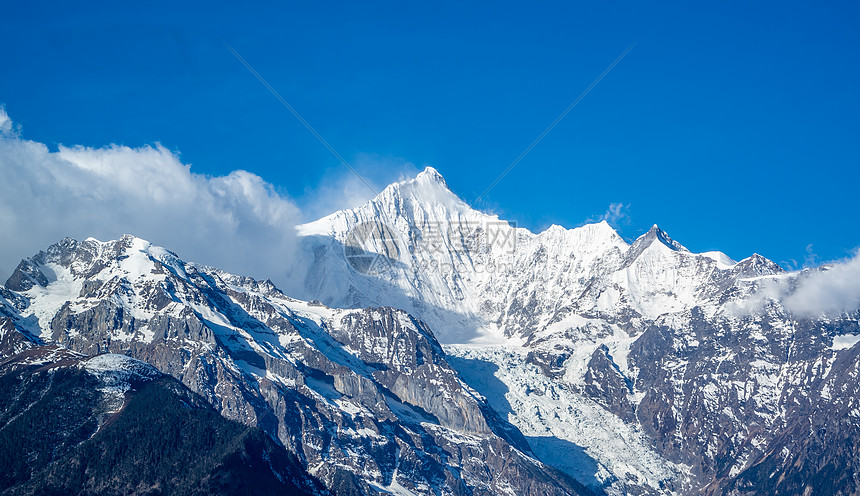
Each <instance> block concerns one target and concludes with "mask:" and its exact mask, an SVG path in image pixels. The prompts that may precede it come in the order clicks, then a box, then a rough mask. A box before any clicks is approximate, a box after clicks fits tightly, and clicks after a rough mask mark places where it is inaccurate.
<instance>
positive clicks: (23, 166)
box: [0, 109, 303, 290]
mask: <svg viewBox="0 0 860 496" xmlns="http://www.w3.org/2000/svg"><path fill="white" fill-rule="evenodd" d="M13 129H14V126H13V123H12V122H11V120H10V119H9V118H8V116H7V115H6V113H5V111H3V110H2V109H0V130H2V131H3V132H2V133H0V177H2V178H3V179H2V181H0V232H2V233H3V242H2V243H0V267H2V268H3V269H4V272H6V274H5V275H8V272H9V270H10V269H11V268H14V266H15V264H16V263H17V262H18V260H20V259H21V258H23V257H27V256H31V255H32V254H34V253H35V252H37V251H38V250H40V249H44V248H46V247H47V246H48V245H50V244H51V243H54V242H56V241H58V240H59V239H61V238H62V237H64V236H71V237H74V238H77V239H84V238H86V237H88V236H95V237H97V238H99V239H103V240H106V239H116V238H117V237H119V236H120V235H122V234H124V233H130V234H134V235H136V236H140V237H142V238H145V239H148V240H149V241H152V242H153V243H156V244H159V245H162V246H165V247H166V248H169V249H171V250H174V251H176V252H177V253H178V254H179V255H180V256H181V257H182V258H183V259H185V260H189V261H197V262H201V263H205V264H210V265H214V266H217V267H220V268H223V269H225V270H228V271H231V272H236V273H240V274H247V275H252V276H256V277H270V278H272V280H274V281H275V282H276V283H278V284H279V285H281V286H282V287H283V288H284V289H285V290H288V289H290V287H291V286H292V284H291V279H290V277H291V273H290V270H291V268H296V267H300V266H301V265H302V264H303V262H302V261H300V260H297V257H300V256H301V255H300V252H299V251H298V250H297V249H296V242H297V240H296V237H295V231H294V229H293V227H294V226H295V225H296V224H297V223H299V222H301V218H300V211H299V208H298V207H297V206H296V205H295V203H294V202H293V201H292V200H291V199H289V198H285V197H283V196H281V195H279V194H278V193H277V192H276V191H275V189H274V188H273V187H272V186H271V185H270V184H268V183H266V182H265V181H264V180H263V179H262V178H260V177H259V176H257V175H255V174H252V173H250V172H246V171H241V170H237V171H234V172H231V173H230V174H228V175H226V176H222V177H209V176H204V175H201V174H195V173H193V172H192V171H191V169H190V167H189V166H188V165H185V164H183V163H182V162H181V161H180V160H179V157H178V156H177V155H176V154H175V153H173V152H171V151H170V150H167V149H165V148H164V147H162V146H160V145H157V146H144V147H140V148H129V147H125V146H115V145H114V146H110V147H106V148H84V147H71V148H67V147H60V148H59V150H58V151H56V152H52V151H50V150H49V149H48V148H47V147H46V146H45V145H44V144H42V143H37V142H33V141H27V140H24V139H22V138H20V137H19V135H18V133H13V132H12V130H13ZM0 282H2V281H0Z"/></svg>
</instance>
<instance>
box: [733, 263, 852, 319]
mask: <svg viewBox="0 0 860 496" xmlns="http://www.w3.org/2000/svg"><path fill="white" fill-rule="evenodd" d="M769 302H778V303H779V304H781V305H782V306H783V307H784V308H785V309H786V310H787V311H788V312H790V313H791V314H794V315H795V316H797V317H806V318H817V317H822V316H823V317H836V316H839V315H841V314H844V313H850V312H855V311H858V310H860V250H858V251H857V252H855V254H854V256H853V257H852V258H850V259H847V260H842V261H839V262H834V263H831V264H826V265H822V266H820V267H818V268H814V269H804V270H802V271H797V272H794V273H789V274H783V275H781V276H778V277H775V278H765V279H762V280H760V281H758V282H757V283H756V287H755V292H754V293H753V294H751V295H749V296H748V297H745V298H744V299H742V300H739V301H734V302H731V303H730V304H729V305H728V306H727V310H728V311H729V312H730V313H731V314H733V315H735V316H738V317H744V316H747V315H751V314H755V313H758V312H760V311H761V310H762V309H763V308H764V307H765V305H767V304H768V303H769Z"/></svg>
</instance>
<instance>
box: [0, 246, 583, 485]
mask: <svg viewBox="0 0 860 496" xmlns="http://www.w3.org/2000/svg"><path fill="white" fill-rule="evenodd" d="M0 308H2V312H3V315H5V317H3V319H5V320H4V322H5V325H7V326H10V325H11V326H13V327H14V328H15V329H14V330H15V333H11V331H10V336H13V334H14V336H13V337H14V339H13V338H10V339H9V342H8V343H6V342H5V338H4V341H3V344H4V346H5V347H8V349H9V350H10V352H15V351H20V348H24V347H26V346H29V345H30V344H34V343H35V344H42V343H50V344H51V345H53V346H61V347H63V348H64V349H68V350H72V351H74V352H77V353H84V354H87V355H95V354H99V353H106V352H108V353H114V354H121V355H127V356H129V357H134V358H135V359H138V360H143V361H145V362H147V363H149V364H151V365H153V366H154V367H156V368H157V369H158V370H160V371H161V372H164V373H167V374H169V375H171V376H173V377H175V378H176V379H179V380H180V381H181V382H182V383H183V384H185V385H186V386H187V387H188V388H190V389H191V390H193V391H194V392H195V393H197V394H200V395H202V396H203V397H204V398H205V399H206V400H207V401H208V402H209V403H210V404H212V405H213V406H214V407H215V408H216V409H217V410H218V411H219V412H220V413H221V414H222V415H224V416H225V417H227V418H229V419H233V420H238V421H240V422H243V423H245V424H249V425H253V426H257V427H259V428H261V429H262V430H263V431H265V432H266V433H268V434H269V435H270V436H271V437H272V438H273V439H275V440H277V441H278V442H280V443H281V444H283V446H285V447H286V448H287V449H288V450H289V451H290V452H292V453H295V455H296V457H297V458H298V460H299V462H300V463H301V464H302V466H303V467H304V469H305V470H307V471H308V472H309V473H310V474H311V475H313V476H314V477H316V478H318V479H320V480H321V481H322V482H323V483H324V484H325V485H326V486H327V487H328V488H329V489H330V490H332V491H333V492H335V493H343V494H375V493H392V494H452V495H465V494H474V495H480V494H488V495H489V494H558V495H564V494H586V493H587V491H585V490H584V489H583V488H582V487H581V486H580V485H579V484H578V483H577V482H575V481H573V480H572V479H570V478H569V477H566V476H565V475H564V474H562V473H559V472H557V471H555V470H554V469H551V468H549V467H547V466H545V465H543V464H542V463H541V462H540V461H538V460H537V459H535V458H534V456H533V454H532V453H531V450H530V448H529V445H528V443H527V442H526V440H525V439H524V437H523V436H522V434H521V433H519V431H517V430H516V428H514V427H512V426H511V425H510V424H508V423H507V422H505V421H503V420H502V419H500V418H499V417H498V415H497V414H496V413H495V412H494V411H493V410H492V408H491V407H489V405H488V404H487V403H486V400H485V399H484V398H483V397H481V396H480V395H479V394H478V393H476V392H475V391H474V390H473V389H472V388H470V387H469V386H467V385H466V384H465V383H464V382H463V381H462V379H461V378H460V376H459V375H458V374H457V372H456V371H454V370H453V369H452V368H451V367H450V366H449V365H448V362H447V359H446V356H445V353H444V352H443V351H442V348H441V346H440V345H439V343H438V342H437V341H436V338H435V337H434V336H433V334H432V332H431V331H430V330H429V329H428V328H427V326H426V325H425V324H424V323H423V322H421V321H420V320H418V319H416V318H414V317H413V316H411V315H409V314H407V313H406V312H403V311H401V310H395V309H392V308H387V307H381V308H366V309H362V310H350V309H332V308H329V307H326V306H323V305H322V304H320V303H317V302H310V303H308V302H304V301H299V300H295V299H292V298H290V297H287V296H285V295H284V294H282V293H281V292H280V291H279V290H278V289H277V288H275V286H274V285H272V284H271V283H270V282H269V281H256V280H253V279H250V278H246V277H239V276H234V275H231V274H227V273H224V272H222V271H220V270H217V269H214V268H210V267H204V266H199V265H195V264H190V263H186V262H184V261H183V260H181V259H180V258H178V257H177V256H176V255H175V254H173V253H171V252H170V251H168V250H166V249H164V248H161V247H157V246H153V245H151V244H150V243H148V242H146V241H144V240H142V239H139V238H136V237H134V236H124V237H122V238H121V239H119V240H116V241H110V242H100V241H98V240H95V239H88V240H86V241H82V242H79V241H75V240H73V239H68V238H67V239H64V240H63V241H61V242H60V243H57V244H55V245H53V246H51V247H49V248H48V249H47V250H46V251H44V252H40V253H39V254H37V255H35V256H34V257H32V258H30V259H27V260H24V261H22V262H21V263H20V264H19V266H18V268H17V269H16V270H15V272H14V274H13V275H12V276H11V277H10V278H9V280H8V281H7V283H6V287H5V288H4V289H3V290H2V300H0ZM28 343H29V344H28ZM7 345H8V346H7ZM100 360H103V359H100ZM136 363H140V362H136ZM90 368H92V367H90ZM88 370H89V369H88ZM108 375H109V374H108ZM105 377H108V376H107V375H105ZM121 392H122V391H120V393H121Z"/></svg>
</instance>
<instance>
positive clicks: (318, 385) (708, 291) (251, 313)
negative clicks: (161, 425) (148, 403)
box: [0, 168, 860, 495]
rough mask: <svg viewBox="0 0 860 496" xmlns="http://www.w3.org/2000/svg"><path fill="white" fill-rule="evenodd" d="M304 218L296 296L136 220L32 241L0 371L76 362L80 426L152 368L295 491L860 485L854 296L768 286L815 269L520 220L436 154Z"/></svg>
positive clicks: (110, 411) (655, 238) (9, 316)
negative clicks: (479, 194)
mask: <svg viewBox="0 0 860 496" xmlns="http://www.w3.org/2000/svg"><path fill="white" fill-rule="evenodd" d="M299 233H300V235H301V237H302V245H303V246H304V247H305V248H306V249H307V250H308V253H309V255H310V256H311V259H312V260H313V263H312V264H311V266H310V267H308V274H307V277H306V280H305V288H304V294H302V295H293V296H298V297H301V298H303V299H304V300H305V301H303V300H298V299H294V298H291V297H289V296H287V295H284V294H283V293H281V291H279V290H278V289H277V288H276V287H275V286H274V285H273V284H272V283H271V282H269V281H258V280H254V279H251V278H247V277H241V276H235V275H231V274H227V273H225V272H223V271H220V270H218V269H215V268H211V267H205V266H201V265H197V264H193V263H187V262H185V261H183V260H181V259H180V258H179V257H178V256H177V255H175V254H174V253H172V252H170V251H168V250H166V249H164V248H160V247H157V246H154V245H152V244H150V243H148V242H146V241H144V240H142V239H139V238H136V237H134V236H124V237H122V238H121V239H119V240H116V241H109V242H101V241H98V240H95V239H88V240H86V241H75V240H72V239H65V240H63V241H61V242H59V243H57V244H55V245H53V246H51V247H49V248H48V249H47V250H46V251H44V252H40V253H38V254H37V255H35V256H33V257H31V258H29V259H26V260H24V261H22V262H21V264H19V266H18V267H17V269H16V270H15V272H14V273H13V274H12V276H11V277H10V278H9V279H8V281H7V282H6V285H5V287H0V357H2V359H3V362H2V363H0V369H2V370H0V373H2V374H4V377H6V378H9V379H8V380H6V379H4V381H6V382H4V383H3V385H5V386H10V385H12V386H14V384H18V383H20V384H25V383H26V384H29V383H32V384H42V383H44V382H45V381H46V380H47V381H49V382H50V380H51V379H50V377H52V376H50V375H45V371H46V370H54V369H58V370H59V369H62V368H68V367H73V368H74V370H77V371H79V372H80V373H81V374H83V375H84V376H86V377H89V378H90V379H91V381H90V382H87V384H88V385H89V386H88V389H87V388H83V389H82V388H81V387H79V386H78V385H75V386H74V387H75V389H74V390H75V391H80V392H81V393H80V394H81V395H83V396H82V397H87V398H89V397H92V398H95V399H97V400H98V405H99V409H98V410H97V411H95V413H93V411H91V409H88V408H90V406H87V405H84V404H80V407H81V410H80V411H81V412H83V414H82V415H84V417H86V418H84V419H83V422H84V423H86V422H88V420H86V419H88V418H93V419H95V420H94V421H95V424H92V425H93V426H98V425H100V424H99V422H100V421H101V420H104V418H105V416H106V415H114V414H119V413H120V412H125V411H127V409H128V407H129V405H132V403H133V402H132V403H130V402H129V401H130V400H129V391H130V390H131V389H132V388H134V387H136V386H135V384H138V385H139V384H143V383H146V384H149V383H151V382H157V380H155V379H153V381H150V380H149V379H147V378H150V377H161V376H156V375H154V374H155V372H154V371H155V369H157V370H158V371H160V372H161V373H166V374H169V375H170V376H172V377H174V378H176V379H178V380H179V381H181V383H182V384H184V385H185V386H187V387H188V388H189V389H190V390H191V391H193V392H194V393H193V394H195V395H200V397H202V398H203V399H202V400H199V401H201V402H205V403H208V404H211V405H212V406H214V408H215V410H217V411H218V412H219V413H220V414H221V415H223V416H225V417H227V418H228V419H232V420H236V421H239V422H242V423H244V424H247V425H250V426H255V427H258V428H259V429H260V430H261V432H264V433H266V435H267V436H268V438H267V439H269V440H270V441H271V440H275V441H276V442H277V443H278V444H279V445H281V446H282V447H283V448H286V451H284V453H292V454H294V455H295V462H296V463H297V464H298V465H290V463H291V462H289V460H290V459H291V458H290V456H291V455H283V456H284V457H286V458H283V457H281V458H280V459H281V461H282V462H283V463H284V464H286V465H283V464H281V465H278V464H277V463H275V462H274V461H272V460H274V458H273V457H279V456H281V455H277V454H276V453H280V452H279V451H278V450H277V449H275V448H274V447H272V446H271V445H269V444H266V443H267V442H269V441H266V439H262V440H261V439H257V440H256V441H254V442H255V443H256V444H253V446H255V448H254V450H253V453H250V452H246V453H244V454H242V453H239V454H238V455H236V456H239V458H240V459H245V458H247V459H249V460H251V461H252V462H253V463H257V462H259V461H260V460H264V461H265V460H266V459H268V460H269V461H270V462H271V463H270V464H269V465H270V466H269V468H270V469H271V470H269V471H268V472H266V473H267V474H268V473H269V472H271V474H273V477H274V479H270V480H269V482H271V483H272V484H276V483H275V482H274V481H275V480H276V479H277V480H281V479H283V475H284V474H287V473H290V474H294V475H295V476H296V477H298V479H296V480H298V481H305V482H308V481H309V482H308V484H310V485H308V484H305V482H302V484H304V485H305V486H306V487H307V488H308V489H309V490H310V492H321V493H324V492H325V491H331V492H334V493H341V494H368V495H370V494H379V493H381V494H386V493H387V494H400V495H408V494H420V495H424V494H444V495H448V494H453V495H465V494H472V495H483V494H486V495H497V494H516V495H544V494H559V495H562V494H590V493H596V494H601V493H606V494H834V495H836V494H857V493H858V481H860V477H858V476H857V474H858V473H860V423H858V422H857V418H860V405H858V397H860V396H858V395H860V379H858V376H860V346H858V345H857V344H858V343H860V314H858V312H853V313H843V314H838V315H826V316H825V315H823V316H808V315H805V314H803V315H800V314H794V313H792V312H791V311H790V309H789V308H786V306H785V305H784V304H783V300H781V299H780V298H779V297H774V295H773V294H772V292H771V291H769V289H768V288H771V289H772V288H773V287H775V286H778V287H782V288H793V287H796V286H799V285H802V284H803V283H804V281H805V280H807V279H812V278H814V277H815V276H816V275H820V274H822V273H823V271H825V270H826V269H824V268H822V269H817V270H818V272H816V271H803V272H799V273H786V272H784V271H783V270H782V269H780V268H779V267H778V266H777V265H776V264H774V263H773V262H771V261H769V260H767V259H765V258H763V257H761V256H758V255H753V256H751V257H749V258H746V259H744V260H741V261H739V262H735V261H733V260H731V259H729V258H728V257H727V256H725V255H724V254H722V253H719V252H708V253H692V252H690V251H689V250H687V249H686V248H685V247H684V246H683V245H681V244H680V243H678V242H677V241H675V240H673V239H672V238H671V237H670V236H669V235H668V234H667V233H665V232H664V231H662V230H661V229H659V228H658V227H657V226H654V227H653V228H652V229H651V230H649V231H648V232H647V233H646V234H644V235H642V236H641V237H639V238H638V239H636V240H634V241H632V242H627V241H625V240H624V239H622V238H621V237H620V236H619V235H618V233H616V232H615V231H614V230H613V229H612V228H611V227H610V226H609V225H608V224H606V223H598V224H590V225H585V226H582V227H579V228H576V229H564V228H562V227H559V226H553V227H551V228H549V229H547V230H546V231H544V232H541V233H532V232H530V231H528V230H526V229H522V228H516V227H514V226H511V225H510V224H509V223H507V222H505V221H503V220H501V219H499V218H498V217H496V216H493V215H488V214H485V213H482V212H479V211H477V210H474V209H472V208H470V207H469V206H468V205H467V204H466V203H465V202H463V201H461V200H460V199H459V198H458V197H457V196H456V195H455V194H454V193H453V192H451V191H450V190H449V189H448V187H447V185H446V184H445V180H444V179H443V178H442V176H441V175H440V174H439V173H438V172H437V171H435V170H433V169H432V168H428V169H427V170H425V171H424V172H422V173H421V174H419V175H418V177H416V178H415V179H413V180H409V181H404V182H400V183H396V184H393V185H391V186H389V187H388V188H386V189H385V190H384V191H383V192H382V193H381V194H380V195H379V196H377V197H376V198H374V199H373V200H372V201H370V202H368V203H367V204H365V205H363V206H361V207H359V208H356V209H353V210H347V211H341V212H337V213H335V214H333V215H330V216H328V217H325V218H323V219H320V220H319V221H316V222H313V223H310V224H306V225H303V226H300V227H299ZM320 302H322V303H320ZM437 337H438V341H437ZM34 350H36V351H34ZM104 353H109V355H103V354H104ZM31 355H32V356H31ZM93 355H98V356H97V357H96V358H92V359H91V358H89V356H93ZM119 355H122V356H125V357H132V358H133V359H136V360H141V361H143V362H146V363H148V364H150V365H151V366H153V367H155V369H151V368H149V365H145V364H143V363H142V362H140V361H136V360H132V358H122V357H121V356H119ZM10 357H11V358H10ZM99 357H101V358H99ZM37 362H38V363H37ZM16 374H17V375H16ZM48 374H50V373H48ZM79 375H80V374H79ZM46 378H47V379H46ZM28 381H30V382H28ZM93 381H94V382H93ZM5 386H4V387H5ZM174 389H175V388H174ZM20 391H21V390H20V389H14V387H13V389H11V390H9V391H8V393H4V394H5V395H6V396H8V397H14V398H19V399H20V398H25V396H22V395H21V394H20ZM85 391H90V392H85ZM174 392H175V391H174ZM182 394H186V393H182ZM188 394H192V393H191V392H188V393H187V394H186V396H182V395H180V398H182V397H187V398H189V399H190V398H191V396H187V395H188ZM132 396H133V395H132ZM162 397H163V396H162ZM194 398H197V396H194ZM174 399H175V398H174ZM15 401H18V399H16V400H15ZM21 401H23V403H21V402H20V401H19V403H20V404H21V405H24V404H25V403H26V402H27V401H30V400H29V399H28V400H26V401H24V400H21ZM171 401H173V400H171ZM19 403H15V404H16V405H18V404H19ZM37 403H38V402H37ZM174 403H175V402H174ZM28 404H29V403H28ZM93 404H95V403H93ZM175 404H179V405H180V406H181V402H180V403H175ZM135 405H137V406H136V408H138V410H135V411H137V412H139V413H140V414H141V415H142V414H144V413H145V411H146V410H145V408H143V406H141V405H140V404H139V403H137V404H135ZM24 406H25V408H28V407H26V405H24ZM43 406H44V405H43ZM43 406H40V407H39V408H43ZM133 406H134V405H133ZM39 411H41V410H39ZM183 411H184V410H182V408H179V409H178V410H176V409H174V410H171V414H172V415H178V416H179V417H172V418H185V417H183V415H185V413H183ZM194 411H195V412H198V410H194ZM9 412H12V413H11V414H10V415H11V416H8V415H7V417H8V418H10V419H11V418H13V417H14V416H15V413H14V412H13V411H12V410H11V409H10V408H8V407H7V408H6V410H5V413H9ZM199 412H203V410H199ZM199 412H198V413H199ZM196 414H197V413H195V415H196ZM200 415H203V416H206V415H208V414H206V413H205V412H204V413H200ZM72 417H74V416H72ZM72 417H70V418H71V419H72V420H70V422H71V421H74V422H79V421H80V418H77V417H74V418H72ZM128 418H130V417H126V419H128ZM100 419H101V420H100ZM210 420H211V419H210ZM128 421H129V422H131V420H128ZM10 422H11V421H10ZM74 422H73V423H74ZM79 423H80V422H79ZM10 425H11V424H10ZM69 425H71V424H69ZM76 425H77V424H76ZM80 425H83V424H80ZM87 425H90V424H87ZM103 425H111V426H112V425H114V424H113V423H110V422H107V423H105V424H103ZM88 428H89V427H88ZM225 428H226V427H225ZM2 429H3V426H2V425H0V434H3V430H2ZM62 432H63V433H66V434H67V433H68V432H72V431H68V430H63V431H62ZM75 432H77V431H75ZM66 434H63V435H66ZM119 435H120V434H117V433H114V434H111V436H119ZM120 437H122V436H120ZM264 437H265V436H264ZM94 438H95V437H94ZM110 439H117V438H116V437H111V438H110ZM122 439H126V438H122ZM123 442H127V439H126V440H125V441H123ZM260 443H262V444H260ZM79 444H80V443H79ZM80 445H81V446H90V445H89V444H86V442H84V443H83V444H80ZM98 446H102V447H107V446H108V444H101V445H98ZM246 446H247V445H246ZM81 449H84V448H81ZM86 449H102V448H86ZM231 449H232V447H231ZM260 449H262V450H263V451H262V452H261V451H260ZM229 451H230V450H227V451H225V452H224V454H225V455H227V454H228V452H229ZM43 452H45V451H44V449H42V448H39V447H34V448H33V453H35V454H36V455H38V454H39V453H43ZM260 453H264V455H259V454H260ZM265 453H268V454H265ZM36 455H34V456H36ZM258 455H259V456H262V457H263V458H262V459H261V458H259V456H258ZM4 456H5V455H4ZM38 456H41V455H38ZM230 456H233V455H230ZM242 457H245V458H242ZM255 457H257V458H255ZM267 457H268V458H267ZM85 459H87V458H81V459H74V460H78V461H74V463H78V462H79V461H80V460H85ZM231 459H233V458H231ZM63 460H65V458H64V459H63ZM16 463H17V462H16ZM279 463H280V462H279ZM19 465H20V464H18V465H16V467H19ZM276 465H277V466H276ZM63 466H66V465H63ZM243 466H246V465H242V464H241V463H239V464H238V465H232V467H233V468H235V469H236V470H238V471H239V472H237V473H238V474H241V473H243V472H241V470H244V469H242V467H243ZM46 467H48V468H50V467H53V466H52V465H50V464H48V465H45V466H42V465H40V466H39V467H35V468H33V467H30V468H29V469H28V468H27V467H24V468H21V467H19V468H21V471H20V473H21V474H25V473H30V474H36V473H42V472H38V470H48V468H46ZM36 468H38V470H37V471H36V472H34V471H33V470H36ZM296 468H298V470H295V469H296ZM198 469H199V470H200V471H202V472H201V473H209V472H206V471H207V470H210V469H211V467H209V466H206V467H203V466H198ZM16 470H18V469H16ZM27 470H30V471H29V472H27ZM50 470H54V469H53V468H50ZM16 473H18V472H16ZM52 473H56V472H52ZM97 473H99V474H100V473H101V472H98V471H97ZM138 475H140V474H135V477H137V476H138ZM149 475H152V474H149ZM279 475H280V476H281V478H280V479H279ZM147 477H148V476H147ZM237 477H238V475H237ZM314 479H318V480H319V481H321V482H322V483H323V484H324V486H325V489H322V488H318V487H316V486H314V484H315V481H314ZM93 480H99V479H98V478H95V479H93ZM135 480H137V479H135ZM207 480H208V479H207ZM146 481H147V482H146V483H149V481H150V479H146ZM7 482H8V481H7ZM215 482H218V481H215ZM221 482H224V480H221ZM281 482H283V480H281ZM3 483H4V484H5V483H6V482H3ZM12 483H13V484H17V482H14V481H13V482H12ZM139 483H140V484H143V483H144V482H143V481H141V482H139ZM312 486H313V487H312ZM10 487H11V486H10ZM16 487H19V486H16ZM136 487H137V486H136ZM140 487H143V486H140ZM213 487H214V486H213ZM20 488H23V489H21V491H20V492H21V493H22V494H27V493H28V492H27V491H30V492H32V491H31V490H37V489H40V488H38V487H35V486H32V485H31V486H26V485H24V486H20ZM28 488H29V489H28ZM34 488H35V489H34Z"/></svg>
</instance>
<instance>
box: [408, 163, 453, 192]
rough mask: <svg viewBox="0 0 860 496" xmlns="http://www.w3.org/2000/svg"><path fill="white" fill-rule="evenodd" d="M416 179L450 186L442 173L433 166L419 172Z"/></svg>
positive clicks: (446, 186)
mask: <svg viewBox="0 0 860 496" xmlns="http://www.w3.org/2000/svg"><path fill="white" fill-rule="evenodd" d="M415 180H416V181H423V182H434V183H437V184H440V185H442V186H444V187H445V188H448V183H446V182H445V178H444V177H442V174H440V173H439V171H438V170H436V169H435V168H433V167H431V166H429V165H428V166H427V167H425V168H424V170H423V171H421V172H419V173H418V175H417V176H415Z"/></svg>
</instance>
